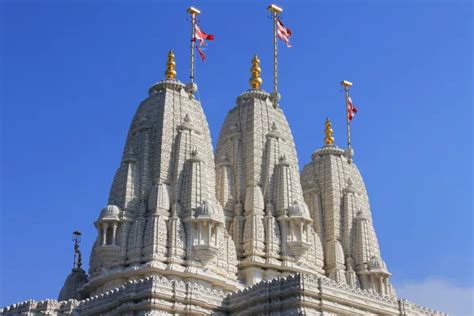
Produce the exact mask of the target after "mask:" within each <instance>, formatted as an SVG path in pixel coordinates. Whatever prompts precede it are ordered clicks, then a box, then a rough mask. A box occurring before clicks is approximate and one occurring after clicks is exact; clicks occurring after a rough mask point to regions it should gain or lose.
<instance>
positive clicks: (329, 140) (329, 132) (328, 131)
mask: <svg viewBox="0 0 474 316" xmlns="http://www.w3.org/2000/svg"><path fill="white" fill-rule="evenodd" d="M324 125H325V126H326V128H325V129H324V134H326V137H325V138H324V142H325V143H326V146H332V145H333V144H334V137H333V135H334V131H333V130H332V125H331V121H330V120H329V118H326V123H324Z"/></svg>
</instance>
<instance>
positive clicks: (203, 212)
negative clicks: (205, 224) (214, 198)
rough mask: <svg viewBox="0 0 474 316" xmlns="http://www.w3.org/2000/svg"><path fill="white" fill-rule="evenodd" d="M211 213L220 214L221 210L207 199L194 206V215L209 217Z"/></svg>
mask: <svg viewBox="0 0 474 316" xmlns="http://www.w3.org/2000/svg"><path fill="white" fill-rule="evenodd" d="M213 215H214V216H215V215H217V216H220V215H221V212H220V210H219V208H218V207H217V206H216V205H213V204H212V203H209V202H208V201H204V202H202V204H201V205H199V206H198V207H197V208H196V217H210V216H213Z"/></svg>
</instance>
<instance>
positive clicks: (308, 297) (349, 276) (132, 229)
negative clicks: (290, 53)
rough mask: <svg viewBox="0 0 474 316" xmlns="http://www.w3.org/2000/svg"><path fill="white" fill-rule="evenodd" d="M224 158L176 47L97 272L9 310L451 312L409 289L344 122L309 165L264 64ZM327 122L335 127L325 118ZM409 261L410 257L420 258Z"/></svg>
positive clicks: (234, 114)
mask: <svg viewBox="0 0 474 316" xmlns="http://www.w3.org/2000/svg"><path fill="white" fill-rule="evenodd" d="M249 83H250V87H249V89H248V90H245V91H243V93H242V94H240V95H239V96H237V100H236V103H235V106H234V107H232V108H231V109H230V110H229V112H228V114H227V116H226V118H225V121H224V124H223V126H222V129H221V132H220V136H219V139H218V142H217V147H216V151H215V157H214V152H213V149H212V142H211V137H210V132H209V127H208V123H207V120H206V116H205V114H204V111H203V108H202V106H201V104H200V102H199V101H198V100H197V99H196V98H195V96H194V92H195V91H196V88H197V87H196V86H195V84H191V85H189V84H188V85H185V84H184V83H182V82H181V81H179V80H178V79H177V73H176V64H175V60H174V54H173V52H172V51H170V52H169V54H168V60H167V63H166V71H165V78H164V79H163V80H162V81H159V82H157V83H155V84H153V85H152V86H151V87H150V89H149V91H148V97H147V98H146V99H145V100H143V101H142V102H141V103H140V104H139V106H138V109H137V111H136V114H135V116H134V117H133V119H132V122H131V125H130V128H129V132H128V136H127V139H126V141H125V146H124V150H123V154H122V159H121V162H120V165H119V167H118V169H117V171H116V174H115V177H114V179H113V181H112V185H111V190H110V195H109V198H108V201H107V203H105V205H104V208H103V209H102V210H101V211H100V212H98V217H97V220H96V221H95V222H94V226H95V227H96V229H97V236H96V237H95V238H96V240H95V243H94V245H93V248H92V251H91V256H90V262H89V271H88V274H86V272H85V271H84V270H83V269H82V267H81V266H80V264H79V265H78V264H75V266H74V268H73V270H72V271H71V274H70V275H69V276H68V277H67V278H66V281H65V284H64V287H63V289H62V290H61V291H60V294H59V299H58V300H44V301H32V300H30V301H26V302H21V303H17V304H13V305H10V306H7V307H4V308H3V309H0V312H1V314H3V315H44V314H47V315H445V314H443V313H440V312H437V311H434V310H431V309H429V308H425V307H420V306H418V305H416V304H413V303H411V302H409V301H407V300H404V299H400V298H398V297H397V295H396V292H395V290H394V287H393V286H392V285H391V283H390V276H391V274H390V272H389V269H388V267H387V265H386V263H385V262H384V260H383V258H382V253H381V250H380V247H379V243H378V241H377V236H376V233H375V229H374V225H373V222H372V214H371V209H370V204H369V199H368V194H367V191H366V188H365V185H364V182H363V179H362V176H361V174H360V172H359V170H358V169H357V165H356V161H354V160H353V159H352V156H353V153H352V149H351V148H349V149H342V148H339V147H337V146H336V145H335V141H334V137H333V132H332V126H331V122H330V121H329V120H326V123H325V138H324V143H323V145H322V147H321V148H318V149H316V150H315V151H314V153H313V154H312V156H311V159H310V161H309V162H308V163H307V164H306V165H305V166H304V168H303V170H302V171H301V173H300V171H299V168H298V157H297V152H296V149H295V144H294V141H293V136H292V132H291V129H290V126H289V123H288V121H287V119H286V117H285V114H284V112H283V109H282V108H281V107H280V106H279V105H278V103H277V102H274V101H275V100H274V99H273V96H272V95H271V94H269V93H267V92H265V91H264V90H263V89H262V78H261V69H260V60H259V58H258V57H257V56H255V57H254V58H253V59H252V62H251V69H250V80H249ZM321 125H322V124H321ZM407 260H408V258H407Z"/></svg>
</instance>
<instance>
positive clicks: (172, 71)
mask: <svg viewBox="0 0 474 316" xmlns="http://www.w3.org/2000/svg"><path fill="white" fill-rule="evenodd" d="M165 75H166V79H176V62H175V61H174V53H173V51H172V50H171V49H170V51H169V53H168V62H167V63H166V71H165Z"/></svg>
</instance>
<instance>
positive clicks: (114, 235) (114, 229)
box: [112, 223, 117, 246]
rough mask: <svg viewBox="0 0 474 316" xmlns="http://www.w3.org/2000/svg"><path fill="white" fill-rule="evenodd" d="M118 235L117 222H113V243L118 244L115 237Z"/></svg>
mask: <svg viewBox="0 0 474 316" xmlns="http://www.w3.org/2000/svg"><path fill="white" fill-rule="evenodd" d="M116 235H117V223H113V226H112V245H114V246H115V245H116V242H115V237H116Z"/></svg>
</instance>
